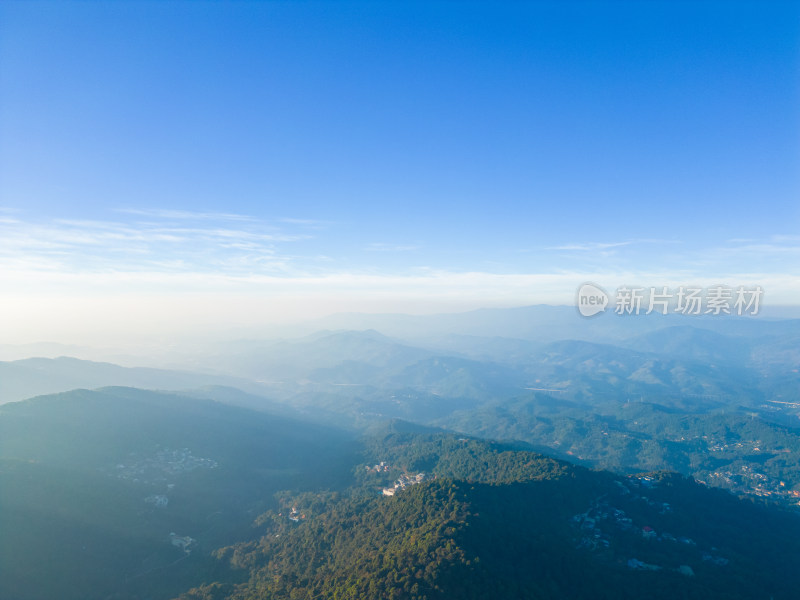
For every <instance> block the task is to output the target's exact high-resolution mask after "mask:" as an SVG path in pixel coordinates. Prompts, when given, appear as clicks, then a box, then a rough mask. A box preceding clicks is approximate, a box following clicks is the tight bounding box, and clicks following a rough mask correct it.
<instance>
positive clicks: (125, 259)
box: [0, 210, 312, 273]
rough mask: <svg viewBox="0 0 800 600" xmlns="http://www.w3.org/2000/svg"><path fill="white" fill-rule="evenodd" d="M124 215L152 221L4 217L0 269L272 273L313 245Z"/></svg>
mask: <svg viewBox="0 0 800 600" xmlns="http://www.w3.org/2000/svg"><path fill="white" fill-rule="evenodd" d="M142 213H144V214H142ZM126 214H130V215H133V216H142V217H146V218H147V220H142V219H136V218H133V219H131V220H130V221H127V222H121V221H119V220H117V221H110V220H109V221H104V220H86V219H83V220H80V219H52V220H46V221H39V220H30V219H28V220H26V219H24V218H22V217H20V218H6V217H0V266H4V267H5V268H9V267H10V266H11V265H15V267H16V268H19V267H20V265H21V264H23V263H24V264H25V265H27V267H28V268H30V269H35V270H38V271H42V270H46V271H67V272H83V271H89V272H98V271H99V272H108V271H115V272H120V271H144V270H155V271H170V272H180V271H196V272H213V271H222V272H224V271H225V270H230V271H233V272H244V273H248V272H250V271H251V270H252V271H255V272H275V271H281V270H286V269H288V268H289V265H290V264H291V263H292V259H291V258H290V256H289V254H288V253H285V252H283V251H282V250H281V248H282V247H283V246H284V245H285V244H288V243H292V242H299V241H302V240H308V239H310V238H311V237H312V236H311V235H309V233H307V232H301V231H293V230H292V229H297V227H294V228H292V227H290V226H288V225H287V226H284V227H281V228H279V227H276V226H274V225H271V224H267V223H264V222H262V221H260V220H258V219H255V218H252V217H246V216H244V215H227V214H222V213H219V214H217V213H187V212H185V211H134V210H129V211H126ZM157 217H158V218H157ZM213 217H218V218H213Z"/></svg>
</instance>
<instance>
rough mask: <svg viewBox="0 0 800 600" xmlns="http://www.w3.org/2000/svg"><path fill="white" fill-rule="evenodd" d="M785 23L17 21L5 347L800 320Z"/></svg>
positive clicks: (512, 14) (602, 8)
mask: <svg viewBox="0 0 800 600" xmlns="http://www.w3.org/2000/svg"><path fill="white" fill-rule="evenodd" d="M798 21H800V11H798V7H797V5H795V4H792V3H770V4H769V5H766V6H765V5H763V4H759V3H715V2H708V3H692V4H683V3H681V4H659V3H646V4H633V3H615V2H597V3H576V4H570V5H564V4H561V3H533V4H524V3H514V4H501V5H499V6H498V5H497V4H495V3H492V4H481V3H475V4H469V5H462V6H459V7H458V8H457V9H456V8H455V7H454V6H453V5H452V4H449V3H402V4H385V3H383V4H381V5H374V4H371V3H361V2H346V3H337V4H336V6H335V7H332V6H329V5H327V4H317V3H302V4H300V3H236V4H229V3H224V4H223V3H155V4H154V3H136V2H114V3H107V4H100V3H77V2H35V3H30V2H5V3H3V5H2V6H0V85H2V88H3V90H4V93H3V94H2V96H1V97H0V130H2V136H0V181H2V184H0V271H1V272H2V279H3V281H2V287H1V288H0V290H1V291H0V330H2V332H3V334H2V336H3V337H2V340H0V342H2V343H13V344H24V343H30V342H37V341H59V342H64V343H87V342H89V343H101V344H102V343H110V342H114V341H122V340H132V339H137V338H138V339H146V338H152V339H153V340H160V339H171V338H173V337H178V336H187V335H193V334H194V333H196V332H198V331H201V332H202V331H215V332H219V331H226V330H233V329H247V328H261V327H266V326H274V325H277V324H285V323H287V322H296V321H303V320H307V319H313V318H320V317H323V316H325V315H329V314H332V313H339V312H366V313H395V312H396V313H411V314H435V313H447V312H460V311H467V310H473V309H478V308H484V307H513V306H526V305H532V304H540V303H544V304H556V305H560V304H564V305H568V304H571V303H572V302H573V301H574V296H575V291H576V289H577V287H578V286H579V285H581V284H582V283H583V282H586V281H593V282H596V283H598V284H600V285H602V286H605V287H606V288H607V289H614V288H616V287H618V286H622V285H642V286H671V287H676V286H680V285H686V284H692V285H698V286H703V287H709V286H712V285H717V284H725V285H729V286H740V285H748V286H756V285H758V286H761V287H762V288H763V290H764V297H763V305H764V307H768V306H779V305H788V306H795V307H796V306H800V271H798V266H800V235H798V231H800V228H798V225H800V203H798V201H797V198H799V197H800V177H798V172H800V170H799V169H798V168H797V167H798V164H800V141H798V140H800V136H798V135H797V134H798V132H799V131H800V111H799V110H798V106H800V84H798V80H797V77H796V73H797V71H798V67H800V36H798V35H797V27H796V25H797V23H798Z"/></svg>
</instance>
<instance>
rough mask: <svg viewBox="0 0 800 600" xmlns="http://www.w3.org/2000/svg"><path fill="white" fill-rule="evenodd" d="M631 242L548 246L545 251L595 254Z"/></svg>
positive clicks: (628, 244) (627, 244)
mask: <svg viewBox="0 0 800 600" xmlns="http://www.w3.org/2000/svg"><path fill="white" fill-rule="evenodd" d="M632 243H633V242H630V241H628V242H589V243H582V244H564V245H562V246H548V247H546V248H545V250H567V251H571V252H572V251H574V252H597V251H599V250H608V249H610V248H619V247H621V246H630V245H631V244H632Z"/></svg>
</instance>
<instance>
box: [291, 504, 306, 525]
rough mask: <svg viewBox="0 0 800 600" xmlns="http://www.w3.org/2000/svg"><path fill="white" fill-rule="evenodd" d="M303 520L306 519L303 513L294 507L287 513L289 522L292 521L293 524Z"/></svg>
mask: <svg viewBox="0 0 800 600" xmlns="http://www.w3.org/2000/svg"><path fill="white" fill-rule="evenodd" d="M305 518H306V515H305V514H304V513H301V512H300V511H298V510H297V507H296V506H293V507H292V510H291V512H290V513H289V520H290V521H294V522H295V523H299V522H300V521H302V520H303V519H305Z"/></svg>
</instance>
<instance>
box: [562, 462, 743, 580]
mask: <svg viewBox="0 0 800 600" xmlns="http://www.w3.org/2000/svg"><path fill="white" fill-rule="evenodd" d="M617 483H618V485H619V487H620V490H619V491H620V492H621V494H622V495H623V496H628V498H629V499H630V500H639V501H641V502H644V503H646V504H648V505H650V506H652V507H653V508H655V509H656V510H658V512H659V513H660V514H666V513H668V512H672V507H671V506H670V504H669V503H666V502H655V501H653V500H651V499H649V498H647V497H646V496H641V495H639V494H637V493H636V491H635V489H636V488H637V487H640V488H651V487H655V486H657V485H658V482H657V481H655V480H653V479H652V478H651V477H649V476H645V477H641V478H635V479H633V480H629V481H628V483H627V485H631V486H632V487H633V489H630V488H628V487H627V485H626V484H623V483H622V482H617ZM572 522H573V524H574V525H575V526H576V527H577V529H578V530H579V531H580V534H579V535H580V536H581V537H580V540H579V541H578V544H577V547H578V548H585V549H588V550H599V549H603V548H608V547H610V546H611V544H612V542H613V541H614V539H615V538H614V537H613V536H612V534H611V533H610V531H613V528H609V527H607V526H606V525H605V524H611V525H613V526H614V527H615V528H616V529H618V530H622V531H626V532H629V535H630V534H633V535H641V536H642V538H644V539H646V540H653V542H655V543H658V542H664V541H666V542H671V543H675V544H685V545H687V546H697V543H696V542H695V541H694V540H693V539H691V538H688V537H676V536H674V535H672V534H671V533H666V532H662V533H660V534H659V533H658V532H657V531H656V530H655V529H654V528H653V527H651V526H650V525H643V526H640V525H635V524H634V522H633V519H631V518H630V517H629V516H628V515H627V514H626V513H625V511H624V510H622V509H620V508H616V507H614V506H611V504H610V502H609V500H608V494H604V495H603V496H600V497H599V498H597V499H596V500H595V501H594V502H593V503H592V505H591V506H590V507H589V509H588V510H587V511H586V512H584V513H579V514H577V515H574V516H573V517H572ZM601 523H602V524H603V529H601V528H600V525H601ZM711 550H712V551H715V550H716V548H712V549H711ZM701 556H702V558H703V560H704V561H706V562H709V563H711V564H714V565H718V566H725V565H727V564H728V563H729V561H728V559H726V558H724V557H721V556H717V555H714V554H712V553H711V552H705V551H704V552H702V554H701ZM627 565H628V567H629V568H631V569H635V570H639V571H656V570H660V569H662V567H660V566H658V565H651V564H648V563H645V562H643V561H641V560H639V559H637V558H631V559H628V560H627ZM675 570H676V571H677V572H679V573H681V574H682V575H686V576H692V575H694V571H692V569H691V567H689V566H688V565H682V566H681V567H679V568H678V569H675Z"/></svg>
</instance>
